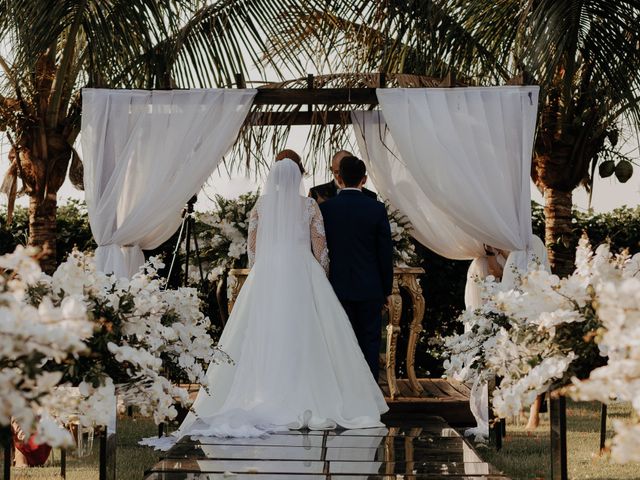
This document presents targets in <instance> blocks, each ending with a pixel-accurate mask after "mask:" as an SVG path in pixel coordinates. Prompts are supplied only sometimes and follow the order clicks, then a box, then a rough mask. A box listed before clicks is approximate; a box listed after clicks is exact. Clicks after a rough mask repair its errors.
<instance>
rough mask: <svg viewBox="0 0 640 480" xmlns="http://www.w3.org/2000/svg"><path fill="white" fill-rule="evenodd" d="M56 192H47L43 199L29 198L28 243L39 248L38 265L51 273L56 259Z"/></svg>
mask: <svg viewBox="0 0 640 480" xmlns="http://www.w3.org/2000/svg"><path fill="white" fill-rule="evenodd" d="M56 207H57V198H56V194H55V193H52V194H49V195H48V196H47V197H46V198H45V199H44V200H42V199H40V198H38V197H37V196H32V197H30V198H29V245H30V246H32V247H37V248H39V249H40V250H41V252H42V256H41V257H40V266H41V267H42V270H43V271H44V272H46V273H48V274H52V273H53V272H54V271H55V269H56V266H57V261H56Z"/></svg>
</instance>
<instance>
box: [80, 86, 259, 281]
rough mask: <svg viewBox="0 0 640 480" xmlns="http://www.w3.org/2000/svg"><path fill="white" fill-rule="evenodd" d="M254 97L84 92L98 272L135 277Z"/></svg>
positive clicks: (214, 92) (88, 193) (249, 93)
mask: <svg viewBox="0 0 640 480" xmlns="http://www.w3.org/2000/svg"><path fill="white" fill-rule="evenodd" d="M255 94H256V90H253V89H247V90H224V89H211V90H176V91H146V90H105V89H84V90H83V92H82V102H83V113H82V134H81V140H82V153H83V157H84V158H83V160H84V185H85V198H86V202H87V207H88V211H89V222H90V224H91V231H92V232H93V235H94V238H95V240H96V243H97V244H98V249H97V251H96V263H97V267H98V268H99V269H100V270H102V271H104V272H107V273H114V274H115V275H117V276H119V277H131V276H132V275H133V274H135V273H136V272H137V271H138V269H139V268H140V266H141V265H143V264H144V256H143V253H142V249H153V248H155V247H157V246H158V245H160V244H161V243H162V242H164V241H165V240H166V239H168V238H169V237H170V236H171V235H172V234H173V233H174V232H175V231H176V229H177V228H178V226H179V224H180V212H181V210H182V208H183V206H184V205H185V203H186V202H187V201H188V200H189V198H191V196H193V195H194V194H196V193H197V192H198V191H199V190H200V189H201V188H202V185H203V184H204V182H205V181H206V180H207V178H209V176H210V175H211V173H212V172H213V171H214V170H215V168H216V167H217V166H218V164H219V163H220V161H221V159H222V157H223V155H224V154H225V153H226V152H227V151H228V150H229V148H230V147H231V146H232V145H233V143H234V142H235V140H236V138H237V136H238V132H239V131H240V127H241V126H242V123H243V121H244V119H245V118H246V116H247V113H248V112H249V108H250V107H251V104H252V102H253V97H254V96H255Z"/></svg>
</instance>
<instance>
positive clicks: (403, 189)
mask: <svg viewBox="0 0 640 480" xmlns="http://www.w3.org/2000/svg"><path fill="white" fill-rule="evenodd" d="M351 122H352V124H353V128H354V130H355V134H356V135H355V136H356V140H357V142H358V148H359V149H360V155H361V157H362V159H363V161H364V162H365V164H366V165H367V174H368V176H369V178H370V179H371V181H372V182H373V184H374V185H375V187H376V189H377V190H378V192H379V193H380V195H382V196H383V197H384V198H386V199H388V200H389V201H390V202H391V204H392V205H393V206H394V207H395V208H397V209H398V210H400V212H402V214H403V215H405V216H406V217H407V218H408V219H409V221H410V222H411V224H412V225H413V228H414V232H413V235H414V237H415V238H416V240H418V241H419V242H420V243H422V244H423V245H425V246H426V247H428V248H430V249H431V250H433V251H434V252H436V253H437V254H438V255H442V256H443V257H446V258H452V259H456V260H470V259H473V258H477V257H479V256H481V255H483V254H484V247H483V246H482V242H479V241H478V240H476V239H474V238H473V237H472V236H470V235H468V234H466V233H465V232H464V231H463V230H462V229H461V228H460V227H458V226H457V225H456V224H455V222H454V221H453V219H452V218H451V217H450V216H449V215H448V214H446V213H445V212H443V211H442V210H440V209H439V208H438V207H437V206H436V205H435V204H434V202H433V201H432V200H431V198H430V197H429V195H428V194H427V192H426V191H425V190H423V189H422V188H421V185H420V184H419V183H418V181H417V180H416V178H415V177H414V176H413V175H412V173H411V171H410V170H409V168H407V165H406V164H405V162H404V160H403V158H402V157H401V156H400V153H399V151H398V147H397V145H396V143H395V142H394V139H393V137H392V136H391V134H390V131H389V128H388V126H387V124H386V122H385V119H384V114H383V113H382V112H380V111H361V110H359V111H353V112H351Z"/></svg>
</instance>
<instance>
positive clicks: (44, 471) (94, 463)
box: [0, 417, 159, 480]
mask: <svg viewBox="0 0 640 480" xmlns="http://www.w3.org/2000/svg"><path fill="white" fill-rule="evenodd" d="M157 433H158V427H156V425H155V424H154V423H153V421H152V420H150V419H146V418H139V417H138V418H129V417H120V418H119V419H118V437H117V440H118V450H117V453H116V461H117V464H118V466H117V478H118V480H142V478H143V476H144V471H145V470H147V469H149V468H151V467H152V466H153V465H154V464H155V463H156V462H157V461H158V458H159V456H158V453H157V452H154V451H153V450H152V449H151V448H148V447H141V446H139V445H138V441H139V440H140V439H141V438H143V437H150V436H153V435H157ZM98 450H99V443H98V439H97V438H96V441H95V444H94V446H93V453H92V455H90V456H87V457H83V458H75V457H74V455H73V453H72V452H69V453H68V454H67V479H68V480H97V479H98ZM0 456H1V454H0ZM31 478H37V479H45V478H46V479H56V480H57V479H60V478H62V477H60V451H59V450H54V452H53V456H52V457H50V458H49V461H48V465H47V466H45V467H42V468H14V469H12V471H11V479H12V480H23V479H31Z"/></svg>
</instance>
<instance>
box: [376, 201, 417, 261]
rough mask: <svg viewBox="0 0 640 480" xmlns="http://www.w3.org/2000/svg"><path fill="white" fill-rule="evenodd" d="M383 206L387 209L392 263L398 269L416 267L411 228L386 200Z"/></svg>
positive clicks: (405, 219) (404, 218)
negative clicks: (391, 243)
mask: <svg viewBox="0 0 640 480" xmlns="http://www.w3.org/2000/svg"><path fill="white" fill-rule="evenodd" d="M384 206H385V207H386V209H387V216H388V218H389V226H390V227H391V240H392V241H393V261H394V264H395V265H396V266H398V267H409V266H413V265H417V264H418V263H419V261H420V259H419V257H418V255H417V253H416V247H415V245H414V243H413V237H412V236H411V232H412V231H413V226H412V225H411V222H409V219H408V218H407V217H405V216H404V215H402V213H400V210H398V209H396V208H394V207H393V206H392V205H391V203H390V202H389V201H388V200H385V202H384Z"/></svg>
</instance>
